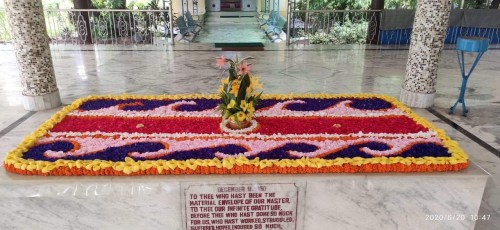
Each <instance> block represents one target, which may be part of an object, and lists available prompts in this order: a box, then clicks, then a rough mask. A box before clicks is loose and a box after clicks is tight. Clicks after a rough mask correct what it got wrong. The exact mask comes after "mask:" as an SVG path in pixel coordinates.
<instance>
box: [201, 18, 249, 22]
mask: <svg viewBox="0 0 500 230" xmlns="http://www.w3.org/2000/svg"><path fill="white" fill-rule="evenodd" d="M205 22H218V23H257V22H258V21H257V19H256V18H206V19H205Z"/></svg>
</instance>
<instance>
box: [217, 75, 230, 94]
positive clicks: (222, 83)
mask: <svg viewBox="0 0 500 230" xmlns="http://www.w3.org/2000/svg"><path fill="white" fill-rule="evenodd" d="M220 82H221V85H220V87H219V93H222V92H224V91H225V90H226V89H224V85H225V84H228V83H229V78H224V79H222V80H221V81H220Z"/></svg>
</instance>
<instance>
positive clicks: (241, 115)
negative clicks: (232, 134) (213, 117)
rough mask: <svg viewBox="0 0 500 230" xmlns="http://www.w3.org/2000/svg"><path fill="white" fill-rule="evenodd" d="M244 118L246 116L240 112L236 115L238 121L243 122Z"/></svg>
mask: <svg viewBox="0 0 500 230" xmlns="http://www.w3.org/2000/svg"><path fill="white" fill-rule="evenodd" d="M245 118H246V115H245V113H244V112H241V111H240V112H238V113H236V119H237V120H238V121H243V120H245Z"/></svg>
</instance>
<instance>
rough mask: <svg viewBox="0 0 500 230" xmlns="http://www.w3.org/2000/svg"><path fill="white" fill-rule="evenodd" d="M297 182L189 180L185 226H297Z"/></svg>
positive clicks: (202, 229) (224, 229) (232, 229)
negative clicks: (239, 182)
mask: <svg viewBox="0 0 500 230" xmlns="http://www.w3.org/2000/svg"><path fill="white" fill-rule="evenodd" d="M297 199H298V187H297V186H296V185H295V184H294V183H253V184H250V183H246V184H201V185H200V184H190V185H186V186H185V187H184V192H183V200H184V206H183V209H184V210H183V211H184V218H183V219H184V221H185V228H186V230H239V229H292V230H294V229H296V228H297V203H298V201H297Z"/></svg>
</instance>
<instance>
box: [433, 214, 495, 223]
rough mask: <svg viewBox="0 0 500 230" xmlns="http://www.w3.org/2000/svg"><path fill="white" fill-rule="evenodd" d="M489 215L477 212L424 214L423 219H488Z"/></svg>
mask: <svg viewBox="0 0 500 230" xmlns="http://www.w3.org/2000/svg"><path fill="white" fill-rule="evenodd" d="M489 219H490V215H489V214H488V215H477V214H470V215H465V214H429V215H425V220H434V221H435V220H438V221H439V220H473V221H477V220H489Z"/></svg>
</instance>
